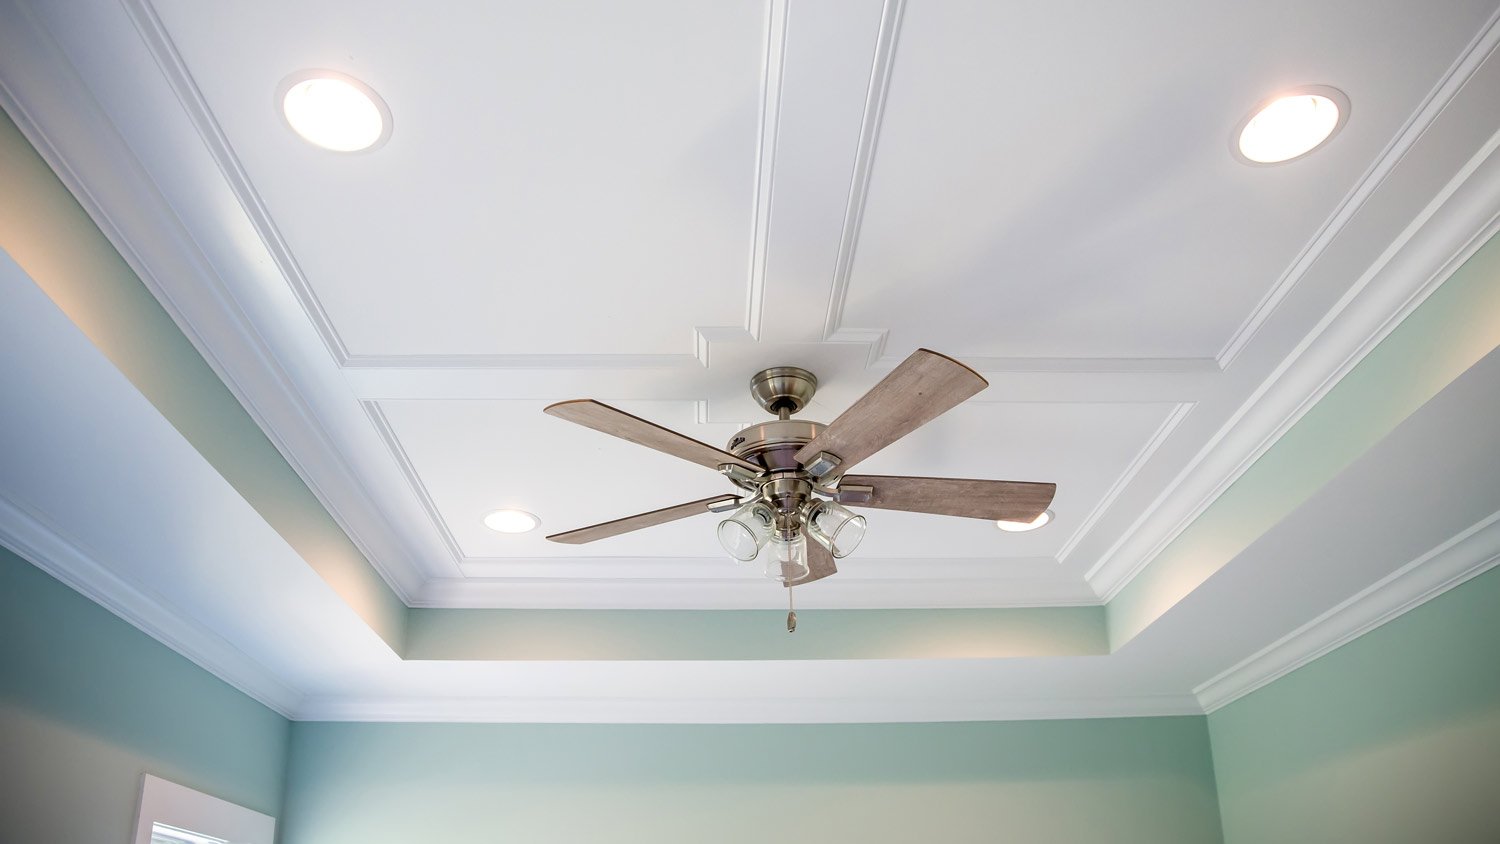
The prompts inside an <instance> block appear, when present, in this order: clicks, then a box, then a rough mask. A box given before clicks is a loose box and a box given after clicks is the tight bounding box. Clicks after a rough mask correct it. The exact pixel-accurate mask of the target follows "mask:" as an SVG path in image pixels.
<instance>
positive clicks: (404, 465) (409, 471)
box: [359, 401, 464, 606]
mask: <svg viewBox="0 0 1500 844" xmlns="http://www.w3.org/2000/svg"><path fill="white" fill-rule="evenodd" d="M359 406H360V409H361V410H363V411H364V412H365V417H366V418H368V419H369V420H370V425H371V426H373V427H374V428H375V433H376V434H378V435H379V436H380V439H381V442H383V443H384V444H385V448H386V451H387V452H388V453H389V454H390V457H391V459H392V460H393V461H395V463H396V466H397V467H398V468H399V469H400V470H401V476H402V477H403V478H405V479H406V484H407V486H408V487H410V488H411V493H412V495H414V496H415V497H416V499H417V502H418V503H419V504H421V506H422V512H424V513H426V514H427V518H428V520H429V521H430V522H431V523H432V529H433V530H434V531H436V532H437V534H438V536H439V537H441V538H442V541H443V547H444V548H446V549H447V550H448V553H449V555H450V556H451V558H452V560H453V565H454V567H455V568H457V567H459V566H460V565H461V564H462V563H463V561H464V553H463V550H462V549H460V548H459V547H458V539H457V537H455V536H454V535H453V531H451V530H449V529H448V522H447V521H445V520H444V519H443V516H442V514H441V513H439V512H438V508H437V503H436V502H435V501H433V500H432V494H431V493H430V492H428V491H427V485H426V484H424V483H422V477H421V475H419V474H417V467H416V466H415V465H413V464H412V462H411V456H410V455H408V454H407V453H406V449H405V448H404V447H402V445H401V440H400V439H399V438H397V436H396V432H395V430H393V429H392V428H391V422H390V420H389V419H387V418H386V415H385V411H384V410H382V409H381V407H380V402H376V401H361V402H360V403H359ZM425 588H426V585H425V584H424V585H423V586H422V587H420V588H419V590H418V592H419V593H420V591H421V590H422V589H425ZM414 599H415V595H408V596H407V599H406V604H407V606H414V604H412V600H414Z"/></svg>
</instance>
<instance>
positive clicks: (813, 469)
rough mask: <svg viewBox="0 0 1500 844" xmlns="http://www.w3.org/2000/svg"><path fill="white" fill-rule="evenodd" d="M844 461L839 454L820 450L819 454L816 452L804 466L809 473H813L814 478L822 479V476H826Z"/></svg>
mask: <svg viewBox="0 0 1500 844" xmlns="http://www.w3.org/2000/svg"><path fill="white" fill-rule="evenodd" d="M842 462H844V461H842V460H840V459H839V456H838V455H837V454H833V453H831V452H827V451H820V452H818V453H817V454H814V455H813V458H812V459H811V460H809V461H807V463H806V464H804V465H803V467H802V468H804V469H806V470H807V473H808V474H809V475H812V476H813V477H814V478H818V479H820V480H821V479H822V478H824V477H826V476H827V475H828V473H829V472H832V471H833V470H834V469H837V468H838V467H839V464H840V463H842Z"/></svg>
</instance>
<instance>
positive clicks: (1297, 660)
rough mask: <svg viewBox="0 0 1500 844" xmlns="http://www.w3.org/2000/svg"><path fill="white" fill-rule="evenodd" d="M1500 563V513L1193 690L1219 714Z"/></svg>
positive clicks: (1204, 705) (1208, 708)
mask: <svg viewBox="0 0 1500 844" xmlns="http://www.w3.org/2000/svg"><path fill="white" fill-rule="evenodd" d="M1497 563H1500V513H1495V514H1494V515H1492V516H1490V517H1489V518H1487V519H1485V520H1483V521H1481V522H1479V523H1478V524H1475V525H1474V526H1472V527H1470V528H1469V529H1468V530H1465V531H1464V532H1463V533H1460V534H1459V535H1458V536H1455V537H1453V538H1452V539H1450V540H1448V541H1447V542H1444V543H1443V544H1442V545H1439V546H1438V547H1436V548H1434V549H1432V550H1431V551H1429V552H1427V553H1426V554H1423V555H1422V556H1421V557H1418V558H1417V559H1415V560H1412V561H1411V562H1409V563H1407V564H1406V565H1404V566H1402V567H1401V568H1399V569H1397V570H1396V571H1394V572H1392V573H1390V574H1388V575H1386V576H1385V577H1383V578H1381V579H1380V580H1378V581H1376V582H1375V583H1373V584H1371V585H1370V586H1368V587H1366V588H1365V589H1362V590H1360V591H1359V592H1358V593H1357V594H1355V595H1354V596H1353V597H1351V598H1349V599H1348V600H1346V601H1343V602H1342V603H1340V604H1338V605H1337V606H1334V607H1333V608H1331V609H1329V610H1327V611H1326V612H1323V613H1322V614H1320V615H1319V616H1318V617H1317V618H1315V619H1313V620H1312V621H1309V622H1308V623H1306V624H1304V625H1302V626H1301V627H1299V628H1297V629H1296V630H1293V631H1292V632H1291V633H1288V634H1287V635H1285V636H1283V637H1281V638H1280V639H1278V640H1276V641H1275V642H1272V643H1271V644H1270V645H1267V646H1266V647H1264V648H1262V649H1261V650H1259V651H1257V652H1256V653H1254V654H1252V655H1251V656H1249V657H1247V658H1245V659H1244V660H1241V661H1240V662H1239V663H1237V664H1235V665H1234V666H1233V667H1231V668H1229V669H1228V670H1226V671H1223V672H1221V673H1219V674H1218V675H1215V676H1214V677H1213V678H1211V679H1209V680H1208V681H1207V682H1204V683H1202V684H1200V685H1198V686H1197V687H1195V688H1194V689H1193V694H1194V695H1195V696H1196V698H1197V700H1198V702H1199V703H1200V704H1201V705H1202V707H1203V711H1204V712H1215V711H1217V710H1219V709H1222V708H1223V707H1225V706H1228V705H1229V704H1231V703H1233V702H1234V701H1236V700H1239V699H1240V698H1242V697H1244V696H1245V695H1248V694H1250V693H1251V692H1253V691H1255V690H1256V689H1259V688H1262V687H1264V686H1267V685H1269V684H1271V683H1273V682H1275V681H1276V680H1278V679H1280V678H1281V677H1285V676H1286V675H1288V674H1290V673H1292V672H1293V671H1296V670H1297V669H1298V668H1301V667H1302V666H1304V665H1307V664H1308V663H1310V662H1312V661H1313V660H1315V659H1317V658H1318V657H1320V656H1323V655H1324V654H1327V653H1329V652H1331V651H1334V650H1336V649H1338V648H1339V647H1342V646H1343V645H1346V644H1348V643H1349V642H1352V641H1354V640H1355V639H1358V638H1359V637H1360V636H1363V635H1365V634H1366V633H1368V632H1370V631H1371V630H1374V629H1375V628H1377V627H1379V626H1381V625H1383V624H1385V623H1387V622H1389V621H1393V620H1395V619H1396V618H1399V617H1400V616H1402V615H1403V614H1405V613H1407V612H1409V611H1411V610H1413V609H1415V608H1417V607H1419V606H1421V605H1423V604H1425V603H1427V602H1428V601H1430V600H1432V599H1433V598H1436V597H1437V596H1439V595H1441V594H1443V593H1444V592H1447V591H1448V590H1449V589H1452V588H1454V587H1455V586H1458V585H1460V584H1462V583H1464V582H1466V581H1468V580H1470V579H1471V578H1474V577H1478V576H1479V575H1481V574H1483V573H1485V572H1486V571H1489V570H1490V569H1491V568H1494V566H1495V565H1496V564H1497Z"/></svg>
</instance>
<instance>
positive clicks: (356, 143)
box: [276, 70, 391, 152]
mask: <svg viewBox="0 0 1500 844" xmlns="http://www.w3.org/2000/svg"><path fill="white" fill-rule="evenodd" d="M276 104H277V106H278V107H279V108H280V109H281V115H282V116H283V117H285V118H286V122H287V125H288V126H291V127H292V131H294V132H296V133H297V134H298V135H301V136H302V139H303V140H305V141H307V142H308V143H310V144H314V145H316V146H320V147H322V148H324V149H331V150H333V151H334V152H359V151H360V150H367V149H373V148H374V147H377V146H379V145H380V144H383V143H385V139H386V138H388V137H390V134H391V110H390V109H389V108H387V107H386V105H385V101H384V100H382V99H380V95H379V94H377V93H375V91H374V90H373V89H372V88H370V86H369V85H366V84H365V83H363V82H361V81H359V80H358V79H355V78H354V77H352V76H348V75H346V74H343V73H338V72H336V71H332V70H304V71H301V72H299V73H294V74H292V75H291V76H288V77H287V78H286V79H284V80H282V82H281V86H280V88H279V89H278V90H277V94H276Z"/></svg>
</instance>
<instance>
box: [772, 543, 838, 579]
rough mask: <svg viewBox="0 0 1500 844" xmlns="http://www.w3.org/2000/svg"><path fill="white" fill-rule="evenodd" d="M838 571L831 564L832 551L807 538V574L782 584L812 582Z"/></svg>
mask: <svg viewBox="0 0 1500 844" xmlns="http://www.w3.org/2000/svg"><path fill="white" fill-rule="evenodd" d="M838 571H839V570H838V569H836V568H834V566H833V553H832V552H830V551H829V550H828V549H827V548H824V547H823V546H822V545H819V544H818V543H817V542H815V541H813V540H812V539H809V540H807V576H806V577H804V578H802V579H801V580H797V581H793V582H791V583H785V584H782V585H783V586H801V585H802V584H804V583H812V582H813V581H814V580H822V579H823V578H825V577H827V576H829V575H830V574H838Z"/></svg>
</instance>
